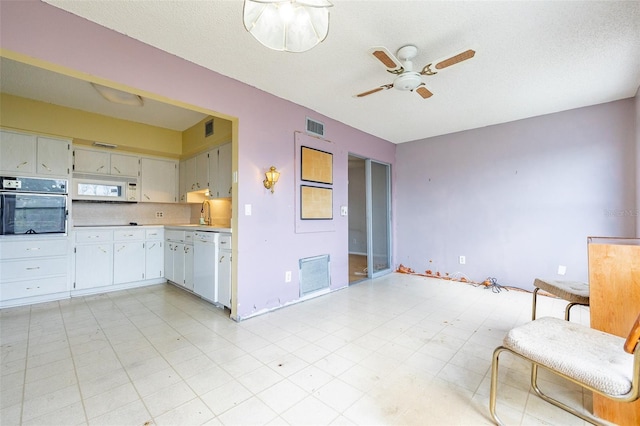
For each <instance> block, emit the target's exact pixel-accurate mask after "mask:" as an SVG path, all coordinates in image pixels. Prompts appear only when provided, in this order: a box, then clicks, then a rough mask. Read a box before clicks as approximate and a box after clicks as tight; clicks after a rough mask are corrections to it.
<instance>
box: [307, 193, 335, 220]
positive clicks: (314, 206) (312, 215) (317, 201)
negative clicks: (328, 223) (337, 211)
mask: <svg viewBox="0 0 640 426" xmlns="http://www.w3.org/2000/svg"><path fill="white" fill-rule="evenodd" d="M300 204H301V206H300V218H301V219H303V220H305V219H306V220H308V219H316V220H318V219H325V220H326V219H333V190H332V189H331V188H319V187H316V186H308V185H302V186H300Z"/></svg>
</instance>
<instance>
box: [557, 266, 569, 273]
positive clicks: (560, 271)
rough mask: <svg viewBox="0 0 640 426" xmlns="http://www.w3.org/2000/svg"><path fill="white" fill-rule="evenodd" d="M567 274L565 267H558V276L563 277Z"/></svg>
mask: <svg viewBox="0 0 640 426" xmlns="http://www.w3.org/2000/svg"><path fill="white" fill-rule="evenodd" d="M566 273H567V267H566V266H564V265H558V275H564V274H566Z"/></svg>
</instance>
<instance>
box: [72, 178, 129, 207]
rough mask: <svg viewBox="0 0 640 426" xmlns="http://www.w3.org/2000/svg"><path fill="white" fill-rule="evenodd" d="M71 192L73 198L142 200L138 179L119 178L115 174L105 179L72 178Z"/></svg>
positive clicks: (88, 199) (122, 200)
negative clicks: (139, 193)
mask: <svg viewBox="0 0 640 426" xmlns="http://www.w3.org/2000/svg"><path fill="white" fill-rule="evenodd" d="M70 192H71V199H72V200H83V201H113V202H121V203H137V202H138V201H140V197H139V195H138V180H137V179H135V178H129V179H127V178H124V179H119V178H117V177H113V176H110V177H109V178H105V179H101V178H96V177H88V178H81V177H74V178H73V179H71V191H70Z"/></svg>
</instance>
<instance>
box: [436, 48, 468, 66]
mask: <svg viewBox="0 0 640 426" xmlns="http://www.w3.org/2000/svg"><path fill="white" fill-rule="evenodd" d="M475 54H476V52H475V50H471V49H469V50H466V51H464V52H462V53H459V54H457V55H455V56H452V57H450V58H448V59H445V60H442V61H440V62H438V63H437V64H436V69H437V70H441V69H443V68H447V67H450V66H451V65H455V64H457V63H459V62H462V61H466V60H467V59H471V58H473V57H474V55H475Z"/></svg>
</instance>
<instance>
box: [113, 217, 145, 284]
mask: <svg viewBox="0 0 640 426" xmlns="http://www.w3.org/2000/svg"><path fill="white" fill-rule="evenodd" d="M144 238H145V231H144V229H136V228H131V229H118V230H115V231H114V232H113V240H114V242H113V283H114V284H123V283H129V282H133V281H142V280H144V271H145V262H144V255H145V249H144Z"/></svg>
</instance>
